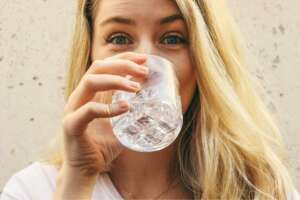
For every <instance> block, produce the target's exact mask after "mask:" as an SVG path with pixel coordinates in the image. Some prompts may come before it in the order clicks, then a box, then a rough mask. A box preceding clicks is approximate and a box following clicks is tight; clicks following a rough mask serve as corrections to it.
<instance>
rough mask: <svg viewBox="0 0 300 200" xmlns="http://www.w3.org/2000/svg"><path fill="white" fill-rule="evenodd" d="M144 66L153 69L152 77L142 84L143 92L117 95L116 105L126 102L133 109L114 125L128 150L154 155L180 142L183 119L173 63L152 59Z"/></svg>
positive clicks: (115, 120) (113, 122) (114, 122)
mask: <svg viewBox="0 0 300 200" xmlns="http://www.w3.org/2000/svg"><path fill="white" fill-rule="evenodd" d="M144 65H145V66H147V67H148V68H149V75H148V78H147V79H146V80H145V81H144V82H142V83H141V88H142V89H141V90H140V91H139V92H137V93H129V92H125V91H115V92H114V94H113V96H112V103H114V102H116V101H119V100H126V101H128V102H129V105H130V109H129V111H128V112H126V113H123V114H121V115H118V116H116V117H112V118H111V123H112V126H113V132H114V134H115V136H116V137H117V138H118V140H119V141H120V142H121V143H122V144H123V145H124V146H125V147H127V148H129V149H131V150H134V151H139V152H152V151H158V150H161V149H163V148H165V147H167V146H168V145H170V144H171V143H172V142H173V141H174V140H175V139H176V138H177V136H178V135H179V132H180V130H181V128H182V123H183V116H182V110H181V109H182V108H181V99H180V94H179V87H180V86H179V81H178V79H177V77H176V73H175V71H174V65H173V63H171V62H170V61H169V60H167V59H165V58H162V57H160V56H156V55H148V58H147V61H146V63H145V64H144ZM128 78H132V77H130V76H128Z"/></svg>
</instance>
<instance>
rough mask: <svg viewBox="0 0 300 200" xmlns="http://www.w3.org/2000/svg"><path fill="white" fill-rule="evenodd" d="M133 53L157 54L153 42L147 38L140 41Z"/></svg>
mask: <svg viewBox="0 0 300 200" xmlns="http://www.w3.org/2000/svg"><path fill="white" fill-rule="evenodd" d="M135 51H136V52H137V53H143V54H157V53H158V52H157V50H156V48H155V44H154V42H153V41H152V40H151V39H150V38H148V37H144V38H142V39H141V40H140V42H139V44H138V46H137V47H136V49H135Z"/></svg>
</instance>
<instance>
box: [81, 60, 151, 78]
mask: <svg viewBox="0 0 300 200" xmlns="http://www.w3.org/2000/svg"><path fill="white" fill-rule="evenodd" d="M86 73H87V74H113V75H120V76H125V75H132V76H134V77H146V76H147V75H148V73H149V69H148V67H146V66H142V65H139V64H136V63H135V62H133V61H131V60H125V59H119V58H118V59H114V60H96V61H94V62H93V64H92V65H91V67H90V68H89V70H88V71H87V72H86Z"/></svg>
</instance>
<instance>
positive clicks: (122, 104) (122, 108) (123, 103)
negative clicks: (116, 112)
mask: <svg viewBox="0 0 300 200" xmlns="http://www.w3.org/2000/svg"><path fill="white" fill-rule="evenodd" d="M118 105H119V108H120V110H127V109H128V104H127V103H126V102H123V101H121V102H119V103H118Z"/></svg>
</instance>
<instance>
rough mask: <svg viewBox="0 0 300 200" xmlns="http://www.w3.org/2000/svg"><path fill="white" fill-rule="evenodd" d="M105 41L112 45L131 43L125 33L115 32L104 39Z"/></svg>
mask: <svg viewBox="0 0 300 200" xmlns="http://www.w3.org/2000/svg"><path fill="white" fill-rule="evenodd" d="M106 42H107V43H111V44H114V45H127V44H132V43H133V42H132V40H131V39H130V37H128V36H127V35H126V34H125V33H117V34H113V35H112V36H110V37H108V38H107V39H106Z"/></svg>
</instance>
